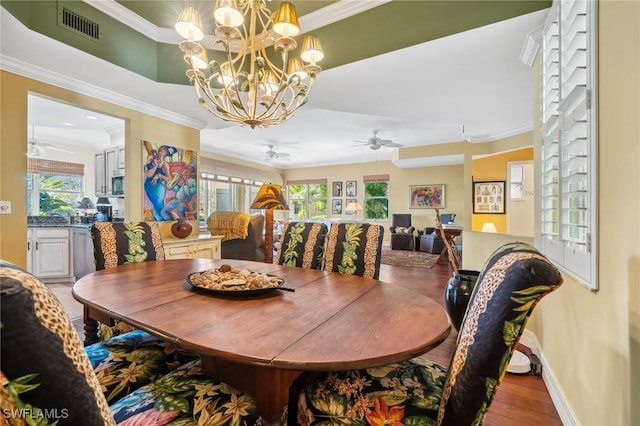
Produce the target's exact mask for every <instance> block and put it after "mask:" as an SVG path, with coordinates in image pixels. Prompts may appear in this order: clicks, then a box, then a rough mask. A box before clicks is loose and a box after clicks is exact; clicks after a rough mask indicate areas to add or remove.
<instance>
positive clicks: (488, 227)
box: [482, 222, 498, 233]
mask: <svg viewBox="0 0 640 426" xmlns="http://www.w3.org/2000/svg"><path fill="white" fill-rule="evenodd" d="M482 232H490V233H496V232H498V230H497V229H496V224H495V223H493V222H485V223H483V224H482Z"/></svg>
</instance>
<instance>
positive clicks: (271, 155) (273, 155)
mask: <svg viewBox="0 0 640 426" xmlns="http://www.w3.org/2000/svg"><path fill="white" fill-rule="evenodd" d="M267 146H268V147H269V150H268V151H267V152H265V155H266V158H265V160H266V161H272V160H289V158H288V157H289V154H287V153H286V152H276V151H274V150H273V145H267Z"/></svg>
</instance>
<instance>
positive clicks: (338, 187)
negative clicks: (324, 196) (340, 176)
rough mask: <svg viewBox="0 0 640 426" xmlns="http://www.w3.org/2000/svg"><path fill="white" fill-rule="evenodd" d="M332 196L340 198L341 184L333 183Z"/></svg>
mask: <svg viewBox="0 0 640 426" xmlns="http://www.w3.org/2000/svg"><path fill="white" fill-rule="evenodd" d="M333 196H334V197H342V182H333Z"/></svg>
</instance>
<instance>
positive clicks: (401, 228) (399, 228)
mask: <svg viewBox="0 0 640 426" xmlns="http://www.w3.org/2000/svg"><path fill="white" fill-rule="evenodd" d="M396 232H400V233H403V234H406V233H407V228H405V227H404V226H396Z"/></svg>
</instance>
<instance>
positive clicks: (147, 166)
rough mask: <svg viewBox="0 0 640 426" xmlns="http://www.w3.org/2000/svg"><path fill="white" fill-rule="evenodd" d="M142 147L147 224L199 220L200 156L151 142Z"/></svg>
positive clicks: (144, 204)
mask: <svg viewBox="0 0 640 426" xmlns="http://www.w3.org/2000/svg"><path fill="white" fill-rule="evenodd" d="M142 144H143V147H144V149H143V151H142V152H143V157H144V159H143V165H142V171H143V182H144V184H143V185H144V191H143V192H144V201H143V208H144V218H145V220H152V221H169V220H171V221H172V220H176V219H178V218H185V219H188V220H197V217H198V170H197V164H198V162H197V153H196V152H195V151H193V150H190V149H183V148H179V147H176V146H172V145H163V144H154V143H151V142H149V141H142Z"/></svg>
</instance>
